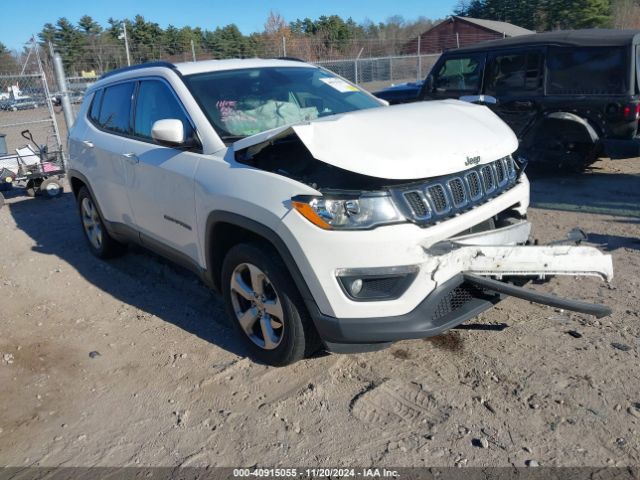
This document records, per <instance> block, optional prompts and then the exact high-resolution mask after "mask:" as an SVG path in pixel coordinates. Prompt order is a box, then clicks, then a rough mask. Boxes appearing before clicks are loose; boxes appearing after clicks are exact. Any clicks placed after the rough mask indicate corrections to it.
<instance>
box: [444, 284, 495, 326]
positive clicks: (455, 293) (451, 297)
mask: <svg viewBox="0 0 640 480" xmlns="http://www.w3.org/2000/svg"><path fill="white" fill-rule="evenodd" d="M482 297H483V292H482V290H480V289H479V288H476V287H474V286H473V285H467V284H465V283H463V284H462V285H460V286H459V287H456V288H454V289H453V290H451V291H450V292H449V293H447V294H446V295H445V296H444V297H443V298H442V300H440V302H438V305H437V306H436V308H435V309H434V311H433V314H432V318H433V319H434V320H439V319H441V318H443V317H445V316H447V315H449V314H450V313H452V312H455V311H456V310H458V309H459V308H462V307H464V306H465V305H466V304H467V303H469V302H470V301H471V300H474V299H476V298H482Z"/></svg>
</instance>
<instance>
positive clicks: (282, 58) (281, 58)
mask: <svg viewBox="0 0 640 480" xmlns="http://www.w3.org/2000/svg"><path fill="white" fill-rule="evenodd" d="M274 60H289V61H290V62H302V63H307V61H306V60H303V59H301V58H298V57H275V58H274Z"/></svg>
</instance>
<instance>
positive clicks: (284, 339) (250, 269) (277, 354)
mask: <svg viewBox="0 0 640 480" xmlns="http://www.w3.org/2000/svg"><path fill="white" fill-rule="evenodd" d="M221 280H222V282H221V283H222V293H223V296H224V301H225V306H226V309H227V314H228V315H229V317H230V318H231V320H232V322H233V325H234V328H235V329H236V330H237V331H238V334H239V336H240V337H241V338H242V340H243V342H244V344H245V345H246V346H247V347H248V349H249V351H250V353H251V356H252V357H254V358H255V359H257V360H259V361H261V362H264V363H267V364H270V365H275V366H283V365H289V364H291V363H294V362H297V361H298V360H300V359H302V358H304V357H305V356H309V355H311V354H312V353H314V352H316V351H317V350H318V349H319V348H320V339H319V337H318V334H317V332H316V330H315V327H314V326H313V323H312V321H311V319H310V318H309V313H308V312H307V309H306V307H305V305H304V302H303V301H302V298H301V296H300V293H299V292H298V289H297V287H296V286H295V284H294V283H293V280H292V279H291V276H290V275H289V271H288V270H287V267H286V266H285V265H284V263H283V262H282V260H280V257H279V256H278V253H277V252H276V251H275V250H274V249H273V248H272V247H270V246H269V245H267V244H262V243H242V244H239V245H236V246H235V247H233V248H232V249H231V250H229V253H227V256H226V257H225V259H224V262H223V266H222V279H221Z"/></svg>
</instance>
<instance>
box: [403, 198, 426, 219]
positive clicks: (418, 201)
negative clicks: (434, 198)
mask: <svg viewBox="0 0 640 480" xmlns="http://www.w3.org/2000/svg"><path fill="white" fill-rule="evenodd" d="M404 198H405V199H406V200H407V203H408V204H409V207H411V211H412V212H413V214H414V215H415V216H416V217H417V218H426V217H428V214H429V210H428V209H427V205H426V204H425V203H424V201H423V200H422V197H421V196H420V194H419V193H418V192H407V193H405V194H404Z"/></svg>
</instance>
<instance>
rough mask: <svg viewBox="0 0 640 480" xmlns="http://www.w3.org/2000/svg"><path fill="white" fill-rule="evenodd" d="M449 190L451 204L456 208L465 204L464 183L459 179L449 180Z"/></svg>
mask: <svg viewBox="0 0 640 480" xmlns="http://www.w3.org/2000/svg"><path fill="white" fill-rule="evenodd" d="M449 189H451V196H452V197H453V204H454V205H455V206H456V207H460V206H461V205H464V204H465V203H466V202H467V194H466V192H465V191H464V183H462V180H461V179H459V178H454V179H453V180H449Z"/></svg>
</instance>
